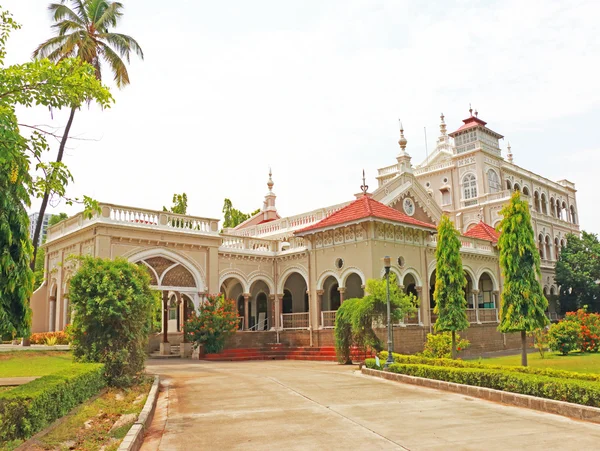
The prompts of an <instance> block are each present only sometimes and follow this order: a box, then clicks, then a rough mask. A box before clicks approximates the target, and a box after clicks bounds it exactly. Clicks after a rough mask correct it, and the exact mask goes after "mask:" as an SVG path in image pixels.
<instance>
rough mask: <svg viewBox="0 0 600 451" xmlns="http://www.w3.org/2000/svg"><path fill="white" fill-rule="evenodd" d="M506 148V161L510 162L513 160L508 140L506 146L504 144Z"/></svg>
mask: <svg viewBox="0 0 600 451" xmlns="http://www.w3.org/2000/svg"><path fill="white" fill-rule="evenodd" d="M506 149H507V150H508V155H507V157H508V162H509V163H512V162H513V154H512V150H511V149H510V141H509V142H508V146H506Z"/></svg>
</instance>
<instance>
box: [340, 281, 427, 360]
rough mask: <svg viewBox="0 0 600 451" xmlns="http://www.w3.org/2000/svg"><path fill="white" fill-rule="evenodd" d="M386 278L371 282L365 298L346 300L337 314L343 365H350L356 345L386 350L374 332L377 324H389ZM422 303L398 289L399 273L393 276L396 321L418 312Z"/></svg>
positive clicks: (391, 293)
mask: <svg viewBox="0 0 600 451" xmlns="http://www.w3.org/2000/svg"><path fill="white" fill-rule="evenodd" d="M386 283H387V282H386V280H385V279H382V280H380V279H369V280H367V286H366V296H365V297H363V298H362V299H356V298H355V299H347V300H344V302H343V303H342V305H341V306H340V308H339V309H338V311H337V313H336V315H335V331H334V332H335V350H336V354H337V357H338V360H339V361H340V363H348V362H350V353H351V348H352V346H357V347H359V348H361V349H367V348H372V349H375V350H376V351H377V352H379V351H381V350H382V349H383V344H382V342H381V340H380V339H379V338H378V337H377V335H376V334H375V331H374V330H373V323H374V322H375V323H385V321H387V295H386V290H387V289H386ZM417 303H418V300H417V299H416V298H415V297H414V296H413V295H412V294H405V293H404V292H403V291H402V290H401V289H400V287H399V286H398V281H397V280H396V275H395V274H393V273H392V274H390V305H391V313H392V321H393V322H397V321H399V320H400V319H402V318H404V317H405V316H406V315H408V314H410V313H414V312H416V311H417V308H416V305H417Z"/></svg>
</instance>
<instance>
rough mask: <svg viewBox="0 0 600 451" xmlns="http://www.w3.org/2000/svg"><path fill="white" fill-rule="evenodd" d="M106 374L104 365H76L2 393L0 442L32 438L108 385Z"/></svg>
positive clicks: (0, 402) (0, 393) (0, 403)
mask: <svg viewBox="0 0 600 451" xmlns="http://www.w3.org/2000/svg"><path fill="white" fill-rule="evenodd" d="M103 374H104V368H103V365H101V364H96V363H87V364H73V365H72V366H71V367H69V368H68V369H66V370H63V371H60V372H57V373H55V374H51V375H48V376H44V377H41V378H39V379H36V380H34V381H32V382H29V383H28V384H25V385H21V386H19V387H17V388H14V389H12V390H9V391H6V392H0V442H1V441H8V440H16V439H26V438H28V437H31V436H32V435H33V434H35V433H36V432H38V431H40V430H42V429H44V428H45V427H46V426H48V425H49V424H50V423H52V422H53V421H54V420H56V419H57V418H60V417H62V416H64V415H65V414H67V413H68V412H69V411H70V410H71V409H72V408H73V407H75V406H76V405H78V404H79V403H81V402H82V401H85V400H86V399H88V398H90V397H91V396H93V395H95V394H96V393H98V392H99V391H100V390H101V389H102V388H103V387H104V386H105V380H104V375H103Z"/></svg>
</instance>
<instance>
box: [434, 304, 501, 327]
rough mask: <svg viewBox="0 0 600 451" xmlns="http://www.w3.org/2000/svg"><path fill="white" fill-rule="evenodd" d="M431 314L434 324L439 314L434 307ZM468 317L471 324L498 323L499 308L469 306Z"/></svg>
mask: <svg viewBox="0 0 600 451" xmlns="http://www.w3.org/2000/svg"><path fill="white" fill-rule="evenodd" d="M429 314H430V315H431V324H434V323H435V321H436V320H437V317H438V316H437V315H436V314H435V313H433V309H430V310H429ZM467 319H468V320H469V323H471V324H480V323H497V322H498V309H496V308H479V309H474V308H468V309H467Z"/></svg>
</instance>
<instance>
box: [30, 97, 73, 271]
mask: <svg viewBox="0 0 600 451" xmlns="http://www.w3.org/2000/svg"><path fill="white" fill-rule="evenodd" d="M75 110H76V108H75V107H72V108H71V114H69V120H68V121H67V125H66V126H65V132H64V134H63V136H62V138H61V140H60V146H59V147H58V155H57V156H56V162H57V163H60V162H61V161H62V159H63V155H64V153H65V146H66V145H67V139H69V133H70V131H71V126H72V125H73V118H74V117H75ZM49 199H50V192H49V191H48V190H46V192H45V193H44V197H43V198H42V205H41V206H40V214H39V216H38V218H37V222H36V224H35V232H34V233H33V238H32V241H33V258H32V259H31V269H32V270H34V269H35V257H36V256H37V251H38V247H39V246H38V243H39V241H40V234H41V233H42V224H43V223H44V214H45V213H46V207H47V206H48V200H49Z"/></svg>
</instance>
